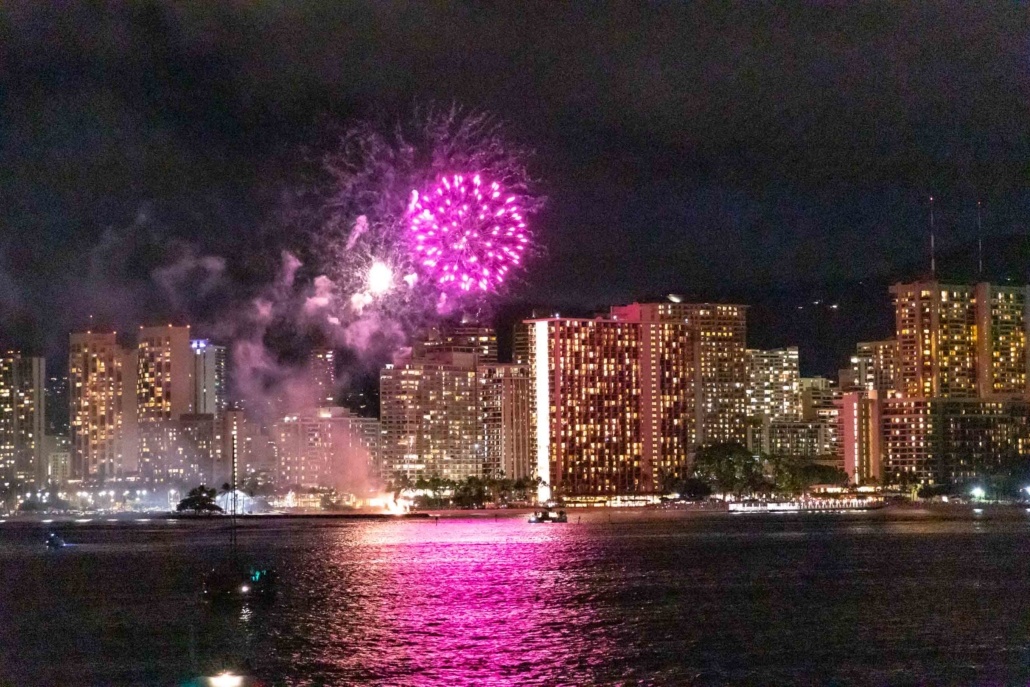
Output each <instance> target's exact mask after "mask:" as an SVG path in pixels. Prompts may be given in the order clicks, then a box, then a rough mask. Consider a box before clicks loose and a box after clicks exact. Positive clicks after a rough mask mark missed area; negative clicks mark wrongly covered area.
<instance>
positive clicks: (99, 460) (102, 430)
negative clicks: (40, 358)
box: [68, 332, 136, 479]
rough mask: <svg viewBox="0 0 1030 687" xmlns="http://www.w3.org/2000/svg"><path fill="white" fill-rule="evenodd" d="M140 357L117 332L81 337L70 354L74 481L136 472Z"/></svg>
mask: <svg viewBox="0 0 1030 687" xmlns="http://www.w3.org/2000/svg"><path fill="white" fill-rule="evenodd" d="M135 360H136V356H135V352H131V353H130V352H126V351H123V350H122V349H121V348H120V347H119V346H118V343H117V341H116V335H115V334H114V333H113V332H112V333H109V334H108V333H95V332H79V333H74V334H72V335H71V339H70V346H69V349H68V402H69V411H70V412H69V420H70V423H71V449H72V450H71V453H72V470H71V472H72V476H73V477H75V478H78V479H105V478H110V477H115V476H119V475H122V474H125V473H128V472H134V471H135V470H136V460H135V456H134V450H133V445H132V443H131V437H132V427H133V425H134V423H135V415H136V364H135Z"/></svg>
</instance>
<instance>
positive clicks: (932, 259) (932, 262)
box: [930, 196, 937, 281]
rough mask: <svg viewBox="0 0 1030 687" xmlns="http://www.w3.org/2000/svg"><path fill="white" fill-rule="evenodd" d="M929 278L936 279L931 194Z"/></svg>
mask: <svg viewBox="0 0 1030 687" xmlns="http://www.w3.org/2000/svg"><path fill="white" fill-rule="evenodd" d="M930 278H931V279H933V280H934V281H936V280H937V247H936V245H935V243H934V235H933V196H930Z"/></svg>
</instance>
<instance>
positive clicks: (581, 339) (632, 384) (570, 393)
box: [530, 304, 697, 497]
mask: <svg viewBox="0 0 1030 687" xmlns="http://www.w3.org/2000/svg"><path fill="white" fill-rule="evenodd" d="M656 315H657V313H656V311H655V310H652V309H650V308H648V307H641V306H640V305H639V304H635V305H632V306H624V307H620V308H615V309H613V311H612V317H611V318H610V319H602V318H597V319H574V318H551V319H543V320H532V321H530V324H531V325H532V327H533V352H532V355H531V356H530V360H531V364H530V374H531V375H532V377H533V381H534V394H533V437H534V439H535V443H536V461H537V466H536V474H538V475H539V476H540V477H541V478H543V479H544V481H545V482H547V484H548V487H549V491H550V493H551V494H553V495H562V496H611V495H616V494H633V493H653V492H654V491H656V490H657V487H658V482H659V481H660V480H661V478H662V476H663V475H684V476H685V472H686V469H687V466H688V462H689V454H690V451H691V450H692V448H693V446H694V445H695V444H696V442H697V434H696V425H695V424H694V419H695V414H694V413H693V410H694V402H695V396H696V394H695V386H694V385H695V380H696V377H695V370H694V358H693V355H694V351H695V347H694V346H693V340H692V338H691V330H690V328H689V327H688V325H687V324H686V323H683V322H675V321H664V320H662V319H661V318H659V317H657V316H656ZM541 496H542V497H546V496H548V494H547V493H544V492H542V493H541Z"/></svg>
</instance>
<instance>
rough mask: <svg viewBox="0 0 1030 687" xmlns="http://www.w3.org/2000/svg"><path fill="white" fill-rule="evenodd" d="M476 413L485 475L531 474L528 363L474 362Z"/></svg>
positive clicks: (530, 386) (513, 476) (518, 475)
mask: <svg viewBox="0 0 1030 687" xmlns="http://www.w3.org/2000/svg"><path fill="white" fill-rule="evenodd" d="M476 373H477V376H478V378H479V381H478V391H479V413H480V418H481V419H480V422H481V429H480V431H481V434H482V448H483V456H484V458H485V464H484V467H483V471H484V473H485V474H486V475H487V476H498V475H504V476H505V477H509V478H511V479H519V478H522V477H531V476H533V467H534V466H533V446H532V443H531V440H532V433H531V430H530V414H531V403H532V384H531V381H532V380H531V378H530V374H529V366H528V365H506V364H501V363H485V364H479V365H477V366H476Z"/></svg>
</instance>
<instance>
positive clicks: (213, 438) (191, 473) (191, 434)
mask: <svg viewBox="0 0 1030 687" xmlns="http://www.w3.org/2000/svg"><path fill="white" fill-rule="evenodd" d="M177 439H178V441H177V443H176V444H175V448H176V452H177V456H176V457H177V459H178V460H177V463H178V465H177V466H175V468H177V469H178V470H179V471H181V474H183V476H187V477H191V478H192V481H194V482H197V483H199V484H206V485H208V486H215V487H219V486H221V485H222V484H224V483H225V482H226V481H227V480H223V481H221V482H216V481H215V466H216V465H217V464H218V463H219V462H220V456H219V455H218V454H219V452H220V451H221V449H222V436H221V423H220V422H219V421H218V418H216V417H215V416H214V415H212V414H210V413H186V414H184V415H181V416H180V417H179V427H178V437H177ZM169 473H170V474H174V472H173V469H172V468H171V467H170V468H169Z"/></svg>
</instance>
